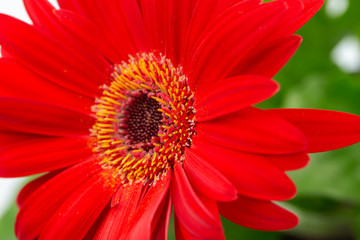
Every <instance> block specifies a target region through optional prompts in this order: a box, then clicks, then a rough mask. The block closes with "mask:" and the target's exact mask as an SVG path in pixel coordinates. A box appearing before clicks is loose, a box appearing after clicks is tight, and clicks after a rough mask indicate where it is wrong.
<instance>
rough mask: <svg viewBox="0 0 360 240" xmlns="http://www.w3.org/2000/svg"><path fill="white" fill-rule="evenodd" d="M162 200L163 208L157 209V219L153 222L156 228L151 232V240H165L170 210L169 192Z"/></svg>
mask: <svg viewBox="0 0 360 240" xmlns="http://www.w3.org/2000/svg"><path fill="white" fill-rule="evenodd" d="M164 200H165V201H164V203H163V206H162V207H159V209H158V211H157V214H156V215H158V219H157V220H155V219H154V220H153V222H154V223H156V226H155V227H154V229H153V231H152V236H151V239H156V240H167V237H168V229H169V223H170V217H171V209H172V201H171V197H170V192H168V196H166V197H165V199H164Z"/></svg>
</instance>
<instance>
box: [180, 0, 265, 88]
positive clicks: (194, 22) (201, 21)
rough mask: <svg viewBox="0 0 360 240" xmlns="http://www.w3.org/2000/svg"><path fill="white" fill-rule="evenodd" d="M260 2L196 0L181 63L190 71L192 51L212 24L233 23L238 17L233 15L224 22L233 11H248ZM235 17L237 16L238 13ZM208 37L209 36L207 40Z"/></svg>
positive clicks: (252, 0)
mask: <svg viewBox="0 0 360 240" xmlns="http://www.w3.org/2000/svg"><path fill="white" fill-rule="evenodd" d="M260 2H261V0H251V1H232V0H217V3H215V2H214V1H211V0H202V1H198V3H197V9H195V10H194V14H193V16H192V19H191V22H190V26H189V32H188V39H187V43H186V50H185V51H184V53H183V54H185V57H184V63H183V65H184V68H185V69H189V70H190V71H191V68H189V64H190V63H191V59H192V57H193V56H194V53H195V52H196V51H197V50H198V48H199V46H200V47H201V44H203V41H204V40H205V39H206V37H207V35H208V34H209V33H211V32H212V31H213V29H214V26H217V25H219V23H221V24H224V25H227V24H234V22H235V20H237V19H238V18H236V17H235V18H234V20H233V21H232V22H231V21H229V22H226V21H227V20H228V19H229V16H231V15H232V14H234V13H235V14H239V12H242V13H244V12H248V11H250V10H252V9H254V8H255V7H258V5H260ZM211 8H213V11H211ZM237 17H239V15H238V16H237ZM219 29H220V30H218V31H221V29H222V28H221V27H220V28H219ZM214 35H216V34H214ZM210 39H211V38H209V39H207V40H210ZM204 50H205V49H204ZM190 80H191V79H190ZM194 80H195V79H194ZM192 84H193V82H192Z"/></svg>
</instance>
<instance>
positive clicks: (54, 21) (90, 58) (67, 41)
mask: <svg viewBox="0 0 360 240" xmlns="http://www.w3.org/2000/svg"><path fill="white" fill-rule="evenodd" d="M24 5H25V8H26V11H27V12H28V14H29V16H30V18H31V20H32V22H33V24H34V26H36V27H37V28H39V29H43V30H44V31H46V32H47V33H49V34H51V35H52V36H53V37H54V38H56V39H61V42H62V43H63V44H64V45H65V46H67V47H70V48H71V49H76V52H77V53H80V54H81V55H79V57H80V58H81V59H82V61H83V62H85V63H87V64H89V65H90V66H93V67H94V68H95V69H99V70H100V71H104V70H105V69H107V68H109V67H110V65H109V62H107V61H106V60H105V59H104V58H103V57H102V56H101V55H99V54H97V53H96V50H95V49H96V48H95V49H94V48H92V47H90V46H89V45H87V44H84V43H80V42H78V41H76V40H77V39H76V38H74V37H73V36H72V35H70V34H68V32H67V31H66V30H65V29H64V27H63V24H62V23H61V22H60V21H59V19H58V18H57V17H56V15H55V13H54V12H55V8H54V7H53V6H52V5H51V4H50V3H49V2H48V1H47V0H24Z"/></svg>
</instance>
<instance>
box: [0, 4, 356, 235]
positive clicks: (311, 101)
mask: <svg viewBox="0 0 360 240" xmlns="http://www.w3.org/2000/svg"><path fill="white" fill-rule="evenodd" d="M344 1H345V0H344ZM359 13H360V1H359V0H350V4H349V9H348V10H347V12H346V13H345V14H344V15H342V16H340V17H338V18H330V17H329V16H327V15H326V13H325V9H324V8H323V9H322V10H320V12H319V13H318V14H317V15H316V16H315V17H314V18H313V19H312V20H311V21H310V22H309V23H307V24H306V25H305V26H304V27H303V28H302V29H300V30H299V32H298V34H299V35H301V36H303V38H304V41H303V43H302V45H301V46H300V49H299V50H298V52H297V53H296V54H295V56H294V57H293V58H292V59H291V60H290V62H289V63H288V64H287V65H286V66H285V67H284V69H283V70H282V71H281V72H280V73H279V74H278V75H277V76H276V77H275V79H276V80H277V81H278V82H279V83H280V84H281V91H280V92H279V93H278V94H277V95H276V96H275V97H274V98H272V99H270V100H269V101H267V102H265V103H262V104H261V106H260V107H262V108H279V107H296V108H322V109H331V110H338V111H345V112H349V113H354V114H358V115H360V74H359V73H357V74H347V73H345V72H343V71H342V70H341V69H339V68H338V67H337V66H336V65H335V64H334V63H333V62H332V61H331V58H330V54H331V51H332V50H333V49H334V47H335V46H336V45H337V44H338V43H339V41H340V40H341V39H342V38H343V37H345V36H347V35H349V34H351V35H355V36H357V37H358V38H359V39H360V14H359ZM290 175H291V177H292V178H293V179H294V181H295V183H296V185H297V187H298V195H297V197H296V198H295V199H293V200H291V201H289V202H287V203H285V204H283V205H284V206H285V207H288V208H289V209H291V210H292V211H294V212H296V213H297V214H298V216H299V217H300V225H299V226H298V227H297V228H295V229H293V230H291V231H286V232H261V231H254V230H250V229H246V228H242V227H239V226H237V225H235V224H233V223H231V222H230V221H228V220H224V221H223V223H224V226H225V234H226V236H227V239H229V240H237V239H239V240H240V239H241V240H252V239H255V240H258V239H259V240H260V239H261V240H286V239H287V240H290V239H293V240H301V239H307V240H315V239H316V240H335V239H337V240H352V239H360V144H357V145H354V146H351V147H348V148H345V149H341V150H337V151H333V152H329V153H319V154H313V155H312V161H311V162H310V164H309V166H308V167H306V168H305V169H302V170H298V171H294V172H292V173H290ZM15 209H16V207H15V205H14V206H12V207H11V209H10V210H9V211H8V213H7V214H6V215H5V216H4V217H3V219H1V221H0V239H4V240H11V239H14V236H13V225H14V219H15V216H14V215H15V213H16V210H15ZM172 221H173V220H172ZM170 225H172V224H170ZM169 239H174V229H173V227H172V228H170V229H169Z"/></svg>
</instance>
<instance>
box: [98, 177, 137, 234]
mask: <svg viewBox="0 0 360 240" xmlns="http://www.w3.org/2000/svg"><path fill="white" fill-rule="evenodd" d="M142 189H143V183H142V182H138V183H135V184H132V185H128V186H124V187H123V186H121V187H120V188H119V190H118V191H117V192H116V194H115V195H114V196H113V198H112V202H111V208H110V209H109V211H108V212H107V214H106V216H105V217H104V219H103V220H102V222H101V224H100V225H99V227H98V230H97V232H96V234H95V236H94V239H120V238H121V236H122V235H123V234H124V229H125V228H126V225H127V224H128V223H129V221H130V219H131V217H132V216H134V213H135V211H136V209H137V207H138V205H139V202H140V197H141V192H142Z"/></svg>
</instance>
